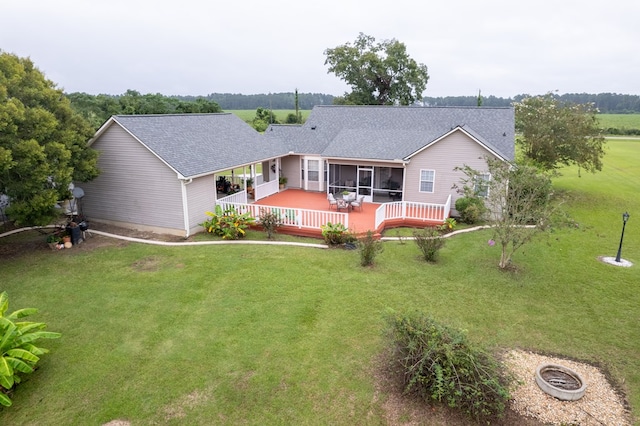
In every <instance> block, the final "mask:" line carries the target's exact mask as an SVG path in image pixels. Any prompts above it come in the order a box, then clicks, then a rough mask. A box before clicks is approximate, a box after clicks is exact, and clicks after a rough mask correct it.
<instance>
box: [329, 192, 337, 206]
mask: <svg viewBox="0 0 640 426" xmlns="http://www.w3.org/2000/svg"><path fill="white" fill-rule="evenodd" d="M327 200H329V210H331V206H336V210H338V201H337V200H336V198H335V197H334V196H333V194H332V193H329V195H328V196H327Z"/></svg>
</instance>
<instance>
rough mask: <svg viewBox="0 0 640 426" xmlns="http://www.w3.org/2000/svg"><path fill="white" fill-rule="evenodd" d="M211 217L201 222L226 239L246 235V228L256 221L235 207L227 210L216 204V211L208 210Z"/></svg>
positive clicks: (207, 213)
mask: <svg viewBox="0 0 640 426" xmlns="http://www.w3.org/2000/svg"><path fill="white" fill-rule="evenodd" d="M206 215H207V216H210V217H211V219H209V220H206V221H204V222H203V223H201V224H200V226H202V227H203V228H204V229H205V230H206V231H207V232H209V233H212V234H215V235H218V236H220V237H222V238H223V239H225V240H237V239H239V238H241V237H244V235H245V229H247V228H248V227H249V226H250V225H251V224H253V223H254V222H255V219H254V218H253V217H251V215H250V214H249V213H248V212H247V213H242V214H240V213H238V212H237V211H236V209H235V208H234V207H228V208H226V209H225V210H223V209H222V207H220V206H216V209H215V212H206Z"/></svg>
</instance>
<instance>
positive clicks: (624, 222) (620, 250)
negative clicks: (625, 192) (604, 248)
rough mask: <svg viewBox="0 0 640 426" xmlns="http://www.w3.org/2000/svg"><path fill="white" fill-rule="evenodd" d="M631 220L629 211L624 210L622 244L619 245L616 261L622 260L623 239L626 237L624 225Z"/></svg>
mask: <svg viewBox="0 0 640 426" xmlns="http://www.w3.org/2000/svg"><path fill="white" fill-rule="evenodd" d="M628 220H629V213H627V212H624V213H623V214H622V235H620V245H619V246H618V255H617V256H616V262H620V255H621V254H622V239H623V238H624V227H625V226H626V225H627V221H628Z"/></svg>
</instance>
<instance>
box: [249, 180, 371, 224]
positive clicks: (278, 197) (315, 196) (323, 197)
mask: <svg viewBox="0 0 640 426" xmlns="http://www.w3.org/2000/svg"><path fill="white" fill-rule="evenodd" d="M254 204H258V205H263V206H277V207H299V208H303V209H309V210H326V211H329V202H328V201H327V194H325V193H324V192H309V191H303V190H301V189H285V190H283V191H280V192H278V193H277V194H274V195H270V196H269V197H266V198H263V199H261V200H259V201H257V202H255V203H254ZM378 207H380V204H379V203H364V206H363V207H362V211H360V209H355V210H349V213H348V214H349V229H350V230H351V231H352V232H355V233H357V234H361V233H366V232H367V231H369V230H371V231H374V227H375V213H376V209H377V208H378ZM332 211H335V206H332ZM340 211H341V212H344V210H343V209H342V210H340Z"/></svg>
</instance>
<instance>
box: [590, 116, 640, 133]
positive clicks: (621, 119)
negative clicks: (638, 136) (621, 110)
mask: <svg viewBox="0 0 640 426" xmlns="http://www.w3.org/2000/svg"><path fill="white" fill-rule="evenodd" d="M598 120H599V121H600V126H601V127H602V128H604V129H608V128H614V129H620V130H630V129H639V130H640V114H598Z"/></svg>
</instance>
